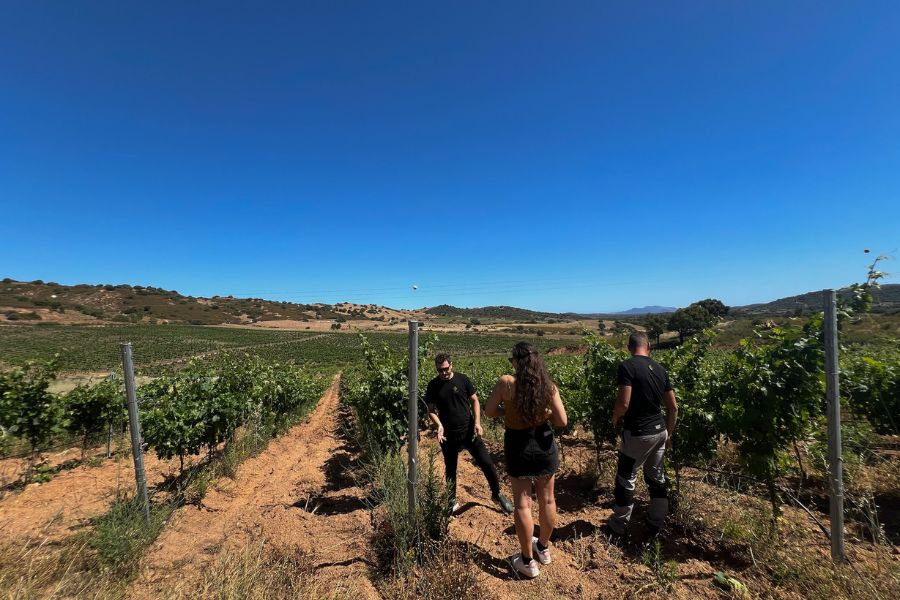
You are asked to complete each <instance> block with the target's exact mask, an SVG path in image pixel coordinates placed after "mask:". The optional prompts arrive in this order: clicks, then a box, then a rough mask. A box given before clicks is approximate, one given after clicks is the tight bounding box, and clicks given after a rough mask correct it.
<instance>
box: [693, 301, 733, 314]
mask: <svg viewBox="0 0 900 600" xmlns="http://www.w3.org/2000/svg"><path fill="white" fill-rule="evenodd" d="M694 304H695V305H696V306H699V307H701V308H702V309H703V310H705V311H706V312H708V313H709V314H710V316H712V317H714V318H716V319H719V318H722V317H724V316H725V315H727V314H728V311H729V310H730V307H728V306H725V305H724V304H723V303H722V301H721V300H717V299H715V298H707V299H706V300H700V301H699V302H694Z"/></svg>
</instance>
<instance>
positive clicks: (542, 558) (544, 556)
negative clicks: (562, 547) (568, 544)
mask: <svg viewBox="0 0 900 600" xmlns="http://www.w3.org/2000/svg"><path fill="white" fill-rule="evenodd" d="M531 551H532V552H533V553H534V557H535V558H536V559H537V560H538V562H539V563H541V564H542V565H549V564H550V562H551V561H552V560H553V559H552V558H550V548H547V549H546V550H539V549H538V539H537V538H536V537H533V538H531Z"/></svg>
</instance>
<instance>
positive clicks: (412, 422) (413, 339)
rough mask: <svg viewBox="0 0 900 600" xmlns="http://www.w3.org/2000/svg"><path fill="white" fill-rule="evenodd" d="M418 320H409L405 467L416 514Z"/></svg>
mask: <svg viewBox="0 0 900 600" xmlns="http://www.w3.org/2000/svg"><path fill="white" fill-rule="evenodd" d="M418 396H419V322H418V321H409V435H408V437H407V439H408V442H407V448H408V450H409V467H408V469H407V482H406V486H407V492H408V493H409V514H410V515H415V514H416V483H417V481H418V479H417V477H418V472H417V468H416V461H417V454H418V451H419V405H418V402H419V398H418Z"/></svg>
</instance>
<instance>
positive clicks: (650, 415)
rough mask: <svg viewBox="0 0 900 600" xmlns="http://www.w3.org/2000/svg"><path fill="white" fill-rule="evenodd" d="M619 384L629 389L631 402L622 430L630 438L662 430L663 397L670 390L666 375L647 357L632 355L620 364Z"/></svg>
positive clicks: (661, 368) (663, 370) (663, 424)
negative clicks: (628, 432)
mask: <svg viewBox="0 0 900 600" xmlns="http://www.w3.org/2000/svg"><path fill="white" fill-rule="evenodd" d="M618 380H619V385H630V386H631V403H630V404H629V405H628V410H627V411H625V423H624V425H625V429H627V430H629V431H630V432H631V435H651V434H654V433H659V432H660V431H662V430H663V429H664V428H665V421H664V420H663V416H662V410H661V406H662V400H663V394H665V393H666V392H667V391H669V390H671V389H672V384H671V383H669V375H668V373H666V370H665V369H664V368H663V367H662V365H660V364H659V363H658V362H656V361H655V360H653V359H652V358H650V357H649V356H632V357H631V358H629V359H628V360H626V361H623V362H622V364H620V365H619V372H618Z"/></svg>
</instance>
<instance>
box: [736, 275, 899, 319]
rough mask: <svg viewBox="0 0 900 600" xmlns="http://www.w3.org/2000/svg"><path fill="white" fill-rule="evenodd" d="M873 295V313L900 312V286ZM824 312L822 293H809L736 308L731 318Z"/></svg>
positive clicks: (887, 285) (881, 290) (846, 292)
mask: <svg viewBox="0 0 900 600" xmlns="http://www.w3.org/2000/svg"><path fill="white" fill-rule="evenodd" d="M839 294H840V295H842V296H847V295H849V294H850V292H849V291H847V290H844V291H841V292H839ZM872 295H873V296H874V298H875V302H874V304H873V306H872V312H873V313H896V312H900V284H897V283H890V284H886V285H882V286H881V288H880V289H877V290H875V291H874V292H873V293H872ZM820 310H822V292H821V291H817V292H807V293H805V294H800V295H799V296H788V297H787V298H779V299H778V300H773V301H771V302H765V303H760V304H748V305H746V306H734V307H732V308H731V311H730V312H729V315H731V316H736V317H739V316H784V315H796V314H809V313H813V312H819V311H820Z"/></svg>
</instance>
